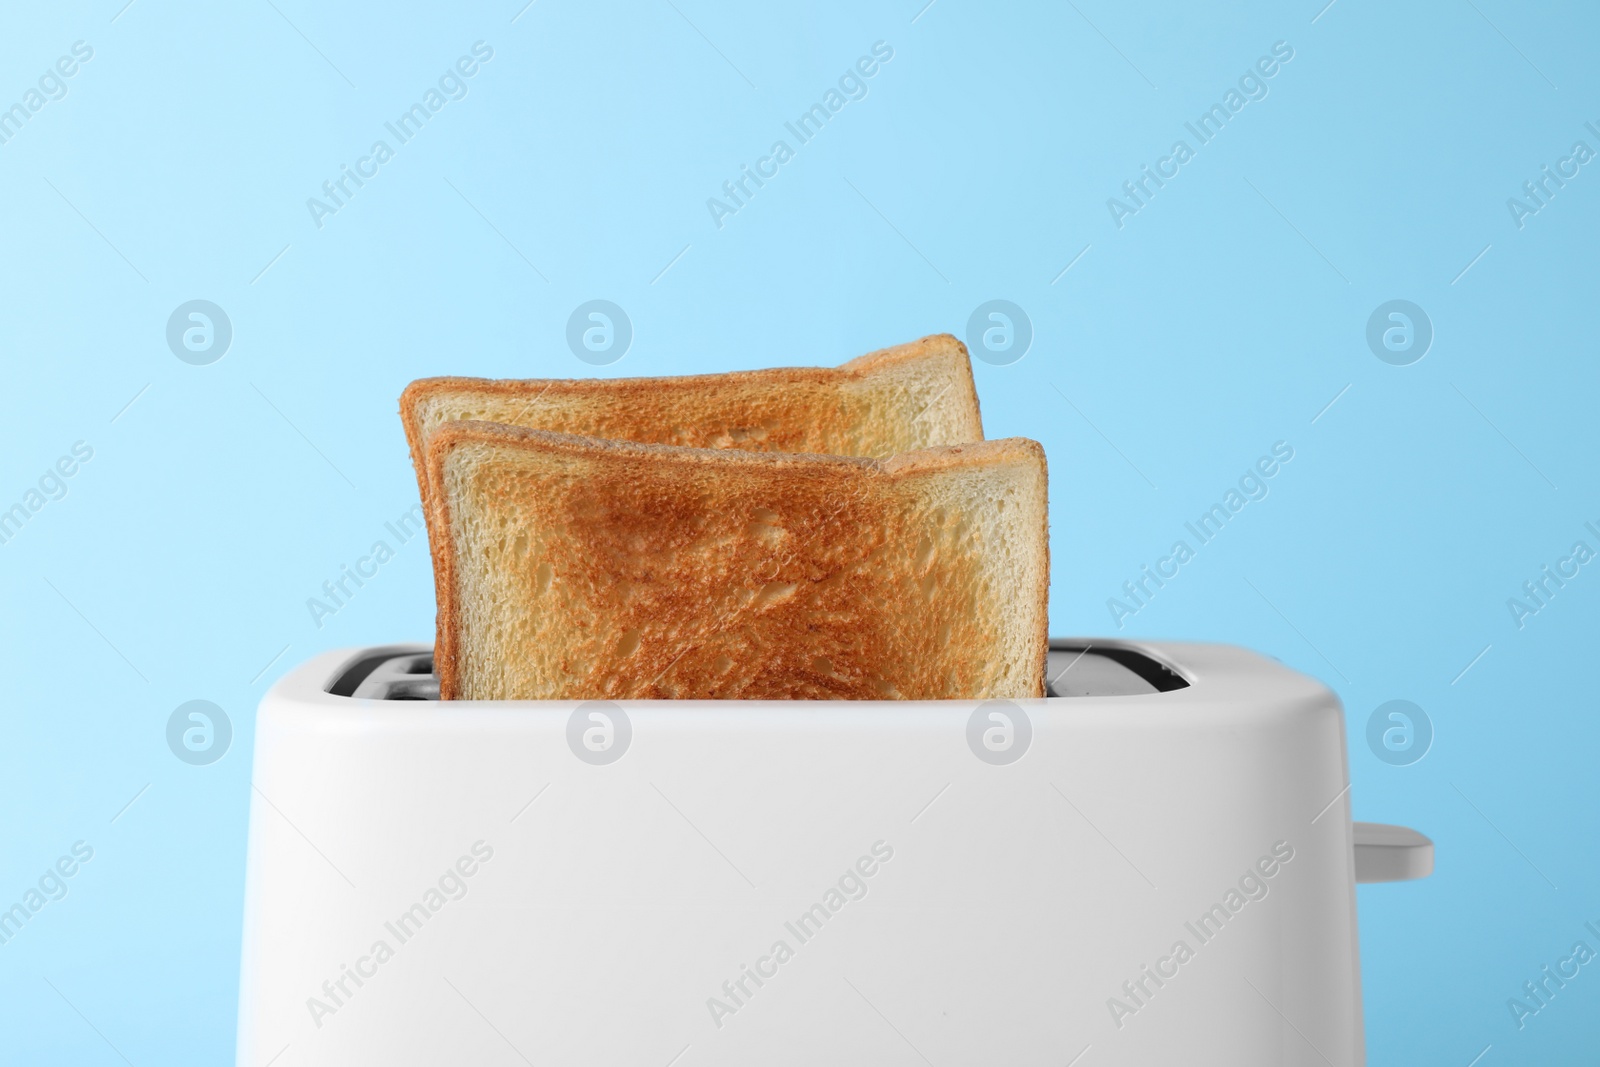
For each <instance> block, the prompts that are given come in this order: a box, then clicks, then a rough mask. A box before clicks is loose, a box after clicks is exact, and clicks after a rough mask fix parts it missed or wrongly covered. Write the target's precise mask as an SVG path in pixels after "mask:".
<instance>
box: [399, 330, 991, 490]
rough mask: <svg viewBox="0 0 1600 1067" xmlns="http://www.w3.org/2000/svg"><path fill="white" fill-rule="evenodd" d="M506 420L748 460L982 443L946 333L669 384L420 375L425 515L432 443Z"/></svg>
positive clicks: (413, 398) (410, 426) (417, 435)
mask: <svg viewBox="0 0 1600 1067" xmlns="http://www.w3.org/2000/svg"><path fill="white" fill-rule="evenodd" d="M466 420H475V421H480V422H502V423H505V424H506V425H508V426H527V427H530V428H532V429H536V430H552V431H555V432H557V433H579V434H589V435H592V436H595V437H608V438H612V439H614V440H618V441H647V442H650V443H653V444H662V445H685V446H688V447H691V448H739V449H745V450H747V451H751V452H821V453H826V454H828V455H838V456H893V455H898V454H899V453H901V452H910V451H912V450H914V449H918V448H928V447H931V446H933V445H959V444H968V443H970V442H972V441H981V440H983V423H982V420H981V419H980V418H979V415H978V393H977V389H976V387H975V386H974V385H973V381H972V362H971V360H970V359H969V358H968V356H967V348H966V346H965V345H963V344H962V343H961V342H960V341H958V340H956V339H955V338H954V337H951V336H950V335H949V334H939V335H937V336H933V337H924V338H922V339H921V340H920V341H912V342H911V343H910V344H904V345H896V346H894V347H893V348H885V349H881V350H879V351H877V352H872V353H869V354H867V355H865V356H860V357H857V358H856V359H853V360H851V361H850V362H848V363H846V364H844V365H843V366H840V367H800V368H795V367H783V368H777V369H773V370H754V371H736V372H734V373H731V374H695V375H685V376H681V377H674V378H581V379H570V380H568V379H554V378H552V379H537V378H536V379H528V380H494V379H489V378H423V379H420V380H418V381H414V382H412V383H411V384H410V385H408V386H406V389H405V392H404V393H402V394H401V395H400V421H401V422H402V423H404V425H405V430H406V440H407V442H409V444H410V445H411V459H412V462H413V463H414V464H415V465H416V469H417V484H418V487H419V489H420V490H421V493H422V503H423V509H424V510H425V511H426V510H431V507H430V506H429V505H430V502H431V501H430V498H431V496H432V487H431V486H430V485H429V481H428V464H427V455H428V441H429V439H430V438H431V437H432V436H433V434H434V432H435V431H436V430H437V429H438V428H439V427H440V426H442V425H444V424H445V423H447V422H460V421H466Z"/></svg>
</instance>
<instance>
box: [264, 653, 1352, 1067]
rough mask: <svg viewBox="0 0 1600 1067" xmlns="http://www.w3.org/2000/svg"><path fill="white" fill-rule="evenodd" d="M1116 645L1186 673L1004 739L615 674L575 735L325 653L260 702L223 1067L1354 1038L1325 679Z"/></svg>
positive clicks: (954, 712) (1345, 1050) (1123, 1052)
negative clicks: (240, 942)
mask: <svg viewBox="0 0 1600 1067" xmlns="http://www.w3.org/2000/svg"><path fill="white" fill-rule="evenodd" d="M1097 643H1106V642H1097ZM1133 647H1139V648H1141V650H1144V651H1147V652H1149V653H1150V654H1152V655H1155V656H1157V657H1158V658H1160V659H1163V660H1164V661H1165V662H1167V663H1168V664H1170V665H1172V666H1173V667H1174V668H1176V669H1177V670H1178V671H1179V672H1180V673H1181V674H1183V675H1184V676H1185V677H1186V678H1187V679H1188V680H1189V681H1190V682H1191V685H1190V686H1189V687H1188V688H1185V689H1181V690H1176V691H1173V692H1167V693H1151V694H1147V695H1133V696H1117V697H1104V698H1100V697H1075V698H1054V699H1048V700H1037V701H1022V702H1020V706H1021V708H1022V709H1023V712H1024V715H1025V718H1026V721H1027V723H1028V724H1030V725H1031V734H1032V736H1031V740H1029V741H1028V743H1027V747H1026V751H1025V753H1024V754H1023V755H1022V756H1021V758H1020V759H1017V760H1016V761H1015V762H1011V763H1008V764H998V763H995V762H986V761H985V760H984V759H981V758H979V756H978V755H977V754H976V752H977V751H980V750H985V749H984V745H983V743H982V741H981V740H980V741H978V742H977V748H976V749H975V748H974V747H973V746H972V745H971V744H969V735H970V732H969V723H970V721H971V720H972V718H973V715H974V712H975V711H977V712H978V720H979V725H980V727H988V726H990V725H992V724H993V723H995V722H998V721H999V720H992V719H989V718H988V711H985V710H980V709H979V707H978V705H977V703H976V702H972V701H951V702H930V703H918V704H906V703H844V702H840V703H826V704H824V703H805V704H799V703H793V702H790V703H739V702H624V703H623V704H622V705H621V707H622V708H623V709H624V710H625V712H626V715H627V718H628V720H629V723H630V724H631V731H632V736H631V741H630V742H629V743H628V747H627V749H626V751H625V753H624V754H623V755H622V756H621V758H619V759H617V760H616V761H615V762H612V763H609V764H596V763H592V762H586V761H585V760H584V759H580V758H579V756H578V755H577V754H575V749H574V748H573V747H571V746H570V745H569V740H568V738H569V719H570V718H571V717H572V715H573V712H574V710H575V708H576V707H577V705H575V704H572V703H548V704H541V703H504V704H497V703H496V704H491V703H483V704H473V703H464V702H454V703H445V704H439V703H425V702H406V701H399V702H380V701H371V700H357V699H352V698H342V697H334V696H330V695H329V694H327V693H326V692H324V687H325V686H326V684H327V683H328V681H329V678H330V676H331V675H332V674H333V673H334V671H335V670H336V669H337V668H338V667H339V666H340V665H341V664H342V663H344V662H346V661H347V660H348V659H349V658H350V657H351V656H352V655H354V652H353V651H352V652H344V653H330V654H328V655H325V656H320V657H318V658H316V659H314V660H312V661H310V662H309V663H307V664H305V665H303V666H302V667H300V668H297V669H296V670H295V671H293V672H292V673H291V674H289V675H288V676H287V677H285V678H284V679H283V680H282V681H280V682H279V683H278V684H277V685H276V686H274V687H273V689H272V690H271V692H269V693H268V694H267V696H266V698H265V699H264V700H263V701H262V705H261V709H260V714H259V716H258V719H257V726H256V750H255V774H254V781H255V785H256V788H257V789H258V790H259V793H258V795H255V796H254V797H253V803H252V808H251V816H250V846H249V861H248V874H247V879H246V916H245V932H244V963H243V972H242V976H241V989H240V1019H239V1022H240V1025H239V1060H238V1062H239V1063H240V1064H249V1065H262V1064H265V1063H267V1062H268V1061H269V1060H272V1062H273V1064H274V1067H298V1065H309V1064H341V1065H343V1064H354V1063H374V1064H378V1063H381V1064H384V1065H386V1067H390V1065H392V1067H401V1065H409V1064H419V1065H420V1064H455V1063H472V1064H484V1065H497V1064H507V1065H514V1064H521V1063H524V1062H529V1063H538V1064H544V1063H579V1064H584V1065H586V1067H609V1065H613V1064H615V1065H622V1064H644V1065H647V1067H648V1065H651V1064H656V1065H659V1067H666V1065H667V1064H669V1063H670V1064H673V1065H674V1067H701V1065H716V1064H730V1065H731V1064H741V1065H742V1064H749V1063H762V1064H767V1065H786V1064H795V1065H800V1064H807V1065H810V1064H820V1063H827V1064H830V1065H845V1064H872V1065H886V1064H920V1063H924V1062H926V1063H933V1064H938V1065H940V1067H944V1065H946V1064H950V1065H954V1064H1007V1065H1014V1067H1021V1065H1032V1064H1038V1065H1046V1064H1049V1065H1053V1067H1060V1065H1062V1064H1065V1063H1068V1062H1071V1061H1073V1059H1074V1057H1077V1056H1079V1055H1080V1053H1081V1054H1083V1055H1082V1059H1080V1060H1078V1061H1077V1063H1078V1067H1102V1065H1116V1064H1126V1065H1135V1064H1138V1065H1145V1064H1155V1063H1184V1064H1186V1065H1188V1064H1192V1065H1204V1064H1219V1065H1220V1064H1227V1065H1229V1067H1254V1065H1261V1067H1290V1065H1298V1064H1315V1065H1326V1064H1333V1065H1335V1067H1348V1065H1356V1064H1361V1063H1363V1062H1364V1052H1363V1047H1362V1022H1361V1010H1360V989H1359V970H1358V966H1357V951H1356V947H1357V938H1356V925H1355V890H1354V884H1355V871H1354V851H1353V840H1352V831H1351V823H1350V815H1349V806H1348V805H1349V802H1348V795H1347V792H1346V789H1345V786H1346V781H1347V778H1346V769H1345V753H1344V736H1345V734H1344V726H1343V718H1342V713H1341V711H1340V707H1339V704H1338V701H1337V699H1336V698H1335V697H1334V696H1333V695H1332V694H1331V693H1330V692H1328V691H1327V690H1326V689H1325V688H1324V687H1322V686H1321V685H1320V684H1318V683H1316V682H1314V681H1312V680H1311V679H1308V678H1306V677H1304V676H1302V675H1299V674H1296V673H1294V672H1292V671H1290V670H1288V669H1287V668H1285V667H1283V666H1282V665H1280V664H1278V663H1276V662H1274V661H1271V660H1268V659H1265V658H1262V657H1259V656H1256V655H1254V654H1252V653H1249V652H1245V651H1243V650H1240V649H1235V648H1228V647H1222V646H1205V645H1143V646H1133ZM990 710H992V709H990ZM1000 710H1001V712H1002V713H1003V714H1004V716H1005V718H1006V719H1008V720H1009V721H1010V722H1011V725H1012V727H1013V728H1016V727H1017V725H1018V720H1019V719H1020V718H1021V717H1019V716H1017V715H1015V713H1014V711H1007V710H1006V709H1005V708H1004V707H1001V708H1000ZM591 721H592V720H588V719H586V718H584V717H582V716H580V725H582V724H583V723H588V722H591ZM982 733H983V731H982V729H979V730H978V731H977V733H976V735H974V736H979V737H981V736H982ZM579 735H580V737H581V730H580V731H579ZM1015 736H1016V735H1015V733H1014V734H1013V743H1014V744H1015ZM580 745H581V741H580ZM989 751H990V752H991V756H992V755H993V752H992V750H989ZM1334 798H1339V799H1337V800H1336V799H1334ZM1330 802H1331V803H1330ZM475 849H476V853H475V852H474V850H475ZM486 850H492V857H490V858H488V859H484V858H483V853H484V852H485V851H486ZM875 850H876V851H875ZM886 850H892V856H891V857H889V858H887V859H885V858H884V857H883V853H884V852H885V851H886ZM1274 850H1276V852H1277V856H1278V857H1280V858H1277V859H1275V858H1274ZM1289 850H1292V858H1291V859H1289V860H1288V861H1287V862H1283V861H1282V859H1281V857H1282V855H1283V854H1284V853H1285V852H1286V851H1289ZM468 867H470V868H471V870H472V873H471V875H470V876H466V875H464V874H459V873H458V874H455V875H452V874H451V873H450V872H460V871H464V870H465V869H467V868H468ZM868 868H870V869H871V875H870V877H868V876H867V875H865V874H864V873H861V872H864V871H865V870H866V869H868ZM1269 869H1270V871H1271V874H1270V876H1265V875H1263V874H1262V873H1261V872H1262V871H1265V870H1269ZM850 872H857V874H856V876H855V877H853V878H852V877H850ZM441 879H443V882H441ZM842 879H843V881H841V880H842ZM858 883H859V885H860V886H864V887H865V893H864V895H862V896H860V898H859V899H849V898H850V897H852V896H855V895H856V894H857V892H858V890H857V884H858ZM441 885H443V889H441ZM430 889H431V890H438V892H437V893H436V894H433V895H430V894H429V890H430ZM458 889H459V890H460V891H461V892H462V894H463V895H461V896H460V897H459V899H455V898H454V894H456V893H457V891H458ZM830 889H835V890H838V897H837V899H838V901H839V902H840V906H839V907H838V908H837V909H836V910H832V911H830V910H828V906H829V904H830V903H831V902H832V901H833V899H834V898H831V897H829V895H828V890H830ZM1230 891H1232V892H1233V895H1232V896H1230V895H1229V894H1230ZM1251 897H1259V899H1250V898H1251ZM1233 901H1237V902H1238V907H1237V908H1233V909H1232V910H1230V907H1231V903H1232V902H1233ZM435 903H436V904H437V905H438V906H437V907H431V906H430V905H432V904H435ZM419 905H420V906H421V908H422V909H423V911H422V914H423V916H424V917H423V918H421V919H415V918H414V919H413V924H414V926H415V928H414V929H413V928H412V927H410V926H408V927H406V928H405V930H404V931H402V930H401V929H400V928H398V927H396V926H395V923H396V921H397V919H398V917H400V916H402V915H405V914H407V913H408V912H409V913H410V914H412V915H413V916H416V915H417V914H418V913H417V911H416V910H415V907H414V906H419ZM812 905H821V906H822V908H823V910H824V912H825V913H826V915H827V918H826V920H825V921H824V922H821V923H820V929H817V930H814V931H812V932H811V936H809V937H806V938H804V939H803V940H802V938H801V937H800V936H798V935H797V933H796V932H795V931H794V930H792V929H791V927H792V925H793V924H794V923H795V922H796V921H797V919H798V918H799V917H800V916H802V915H803V914H805V913H806V912H807V911H808V909H810V908H811V906H812ZM1214 907H1220V908H1221V909H1222V911H1223V913H1224V914H1225V915H1226V919H1225V920H1222V919H1217V918H1213V919H1212V920H1211V922H1212V924H1213V925H1216V926H1218V927H1219V929H1218V930H1216V931H1214V932H1211V936H1209V937H1206V938H1204V939H1203V940H1202V937H1201V936H1200V931H1199V930H1198V929H1197V927H1196V926H1195V924H1196V923H1197V922H1198V921H1199V920H1200V919H1201V917H1202V916H1205V915H1207V914H1214V913H1213V912H1212V909H1213V908H1214ZM813 921H814V922H815V921H816V920H813ZM786 924H788V925H786ZM808 929H809V928H808ZM1208 929H1209V928H1208ZM407 931H409V936H408V937H406V938H405V939H404V940H401V938H400V937H399V936H398V935H399V934H400V933H402V932H407ZM801 932H802V933H803V932H804V931H801ZM779 942H783V943H784V944H785V945H786V946H787V948H788V951H789V953H791V954H792V955H789V956H786V957H785V959H784V961H783V962H781V963H779V962H776V959H775V957H774V955H773V951H774V948H775V946H776V945H777V943H779ZM1179 942H1182V943H1184V944H1185V945H1186V946H1187V953H1186V954H1182V955H1184V959H1183V960H1182V961H1181V962H1179V961H1178V960H1177V958H1176V956H1175V955H1174V951H1175V949H1176V947H1177V945H1178V943H1179ZM380 945H383V946H386V948H387V953H385V952H383V951H380V950H379V946H380ZM780 954H781V953H780ZM380 955H381V956H383V960H382V962H378V961H377V956H380ZM763 961H765V962H763ZM1163 961H1165V962H1163ZM746 967H750V968H760V969H761V970H763V971H767V972H770V973H767V975H766V977H764V978H762V984H760V985H757V984H755V980H754V979H753V978H749V977H747V976H746V974H745V971H744V968H746ZM346 968H349V969H350V971H354V972H359V973H358V974H357V977H360V984H357V983H356V981H355V978H353V977H350V976H349V973H348V972H347V970H346ZM1146 968H1149V969H1150V970H1147V969H1146ZM1152 970H1154V971H1159V972H1167V976H1166V977H1164V978H1159V975H1158V978H1159V984H1157V978H1152V977H1150V975H1151V973H1152ZM341 980H342V987H343V992H341V991H340V990H341ZM740 981H742V982H743V984H744V988H745V993H744V994H740V993H739V992H738V989H739V986H738V983H739V982H740ZM725 982H726V983H728V985H727V986H725V985H724V983H725ZM325 983H326V984H325ZM1124 983H1127V984H1126V985H1125V984H1124ZM1140 986H1142V987H1143V992H1142V993H1141V992H1140ZM730 988H731V989H732V990H733V992H732V993H730V992H729V989H730ZM330 989H331V990H332V994H330V993H329V992H328V991H329V990H330ZM1130 990H1131V992H1130ZM336 1001H337V1002H336ZM718 1003H720V1004H721V1005H723V1006H724V1007H726V1008H731V1009H733V1010H732V1011H731V1012H728V1011H723V1010H720V1009H719V1008H718V1007H717V1004H718ZM1119 1004H1120V1005H1121V1008H1120V1009H1119V1008H1118V1005H1119ZM1086 1049H1087V1050H1088V1051H1087V1052H1085V1050H1086ZM275 1056H277V1057H279V1058H277V1059H275V1060H274V1059H273V1057H275Z"/></svg>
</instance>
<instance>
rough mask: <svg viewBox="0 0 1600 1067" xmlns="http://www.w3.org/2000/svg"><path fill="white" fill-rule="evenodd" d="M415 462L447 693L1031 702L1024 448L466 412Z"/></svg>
mask: <svg viewBox="0 0 1600 1067" xmlns="http://www.w3.org/2000/svg"><path fill="white" fill-rule="evenodd" d="M428 464H429V471H430V477H431V479H432V481H433V484H435V485H437V486H439V487H440V506H441V514H440V519H441V521H440V523H439V532H440V535H441V538H440V540H441V549H442V551H441V552H440V553H439V563H440V571H439V589H440V598H439V623H440V626H439V630H440V639H439V644H438V647H437V649H436V655H435V669H436V671H437V672H438V674H439V678H440V684H441V690H442V695H443V697H444V698H445V699H561V700H570V699H596V698H612V699H620V698H720V697H727V698H741V699H828V698H835V699H975V698H986V697H1012V698H1019V697H1032V696H1042V695H1043V692H1044V689H1043V686H1044V662H1045V652H1046V641H1047V638H1046V630H1047V614H1046V611H1047V596H1048V589H1049V557H1048V551H1049V550H1048V540H1047V522H1048V512H1047V507H1046V501H1045V496H1046V488H1045V487H1046V476H1045V460H1044V452H1043V449H1042V448H1041V447H1040V446H1039V445H1038V444H1037V443H1036V442H1033V441H1028V440H1025V439H1020V438H1013V439H1009V440H1002V441H989V442H979V443H975V444H969V445H959V446H947V447H940V448H933V449H926V450H922V451H919V452H913V453H909V454H906V455H901V456H896V457H894V458H892V459H889V460H882V461H880V460H870V459H862V458H848V457H839V456H821V455H807V454H773V453H750V452H738V451H719V450H713V449H697V448H683V447H677V446H667V445H652V444H642V443H633V442H622V441H611V440H602V439H598V438H593V437H583V436H577V435H568V434H557V433H549V432H546V431H541V430H532V429H526V428H517V427H509V426H504V425H497V424H488V423H474V422H459V423H450V424H447V425H445V426H444V427H442V428H441V429H440V430H439V431H438V432H437V433H436V434H435V435H434V436H433V439H432V441H431V442H430V445H429V449H428Z"/></svg>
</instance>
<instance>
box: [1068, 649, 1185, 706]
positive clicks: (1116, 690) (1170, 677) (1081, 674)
mask: <svg viewBox="0 0 1600 1067" xmlns="http://www.w3.org/2000/svg"><path fill="white" fill-rule="evenodd" d="M1188 685H1189V683H1188V682H1187V681H1185V680H1184V678H1183V677H1182V676H1181V675H1179V674H1178V673H1177V672H1176V671H1174V670H1173V669H1172V668H1171V667H1168V666H1167V665H1166V664H1165V663H1162V662H1161V661H1160V660H1157V659H1153V658H1152V657H1150V656H1147V655H1145V654H1144V653H1142V652H1136V651H1134V650H1133V649H1131V648H1120V647H1116V646H1111V645H1094V644H1088V643H1086V642H1081V641H1051V642H1050V652H1049V655H1048V657H1047V658H1046V661H1045V695H1047V696H1053V697H1115V696H1139V695H1142V694H1146V693H1166V692H1170V691H1172V690H1174V689H1184V688H1187V687H1188Z"/></svg>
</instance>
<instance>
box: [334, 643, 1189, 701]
mask: <svg viewBox="0 0 1600 1067" xmlns="http://www.w3.org/2000/svg"><path fill="white" fill-rule="evenodd" d="M1188 684H1189V683H1188V682H1187V681H1185V680H1184V679H1183V677H1182V676H1181V675H1179V674H1178V673H1177V672H1175V671H1174V670H1172V668H1170V667H1168V666H1167V665H1166V664H1164V663H1162V662H1161V661H1159V660H1157V659H1154V658H1152V657H1150V656H1147V655H1145V654H1144V653H1142V652H1136V651H1134V650H1133V649H1130V648H1122V647H1118V646H1113V645H1095V644H1089V643H1086V642H1083V641H1063V640H1057V641H1051V642H1050V652H1049V656H1048V660H1047V663H1046V668H1045V694H1046V695H1047V696H1053V697H1108V696H1137V695H1142V694H1147V693H1166V692H1170V691H1171V690H1174V689H1183V688H1185V687H1186V686H1188ZM328 692H329V693H332V694H333V695H334V696H341V697H356V698H358V699H361V700H438V699H439V679H438V678H437V677H435V676H434V674H433V653H432V652H429V651H424V652H418V651H417V650H416V647H415V646H412V647H411V648H378V649H373V650H371V651H370V652H367V653H364V654H363V655H361V656H358V657H357V658H355V659H353V660H351V661H350V662H349V663H347V664H346V665H345V666H344V667H343V668H342V669H341V670H340V671H339V672H338V673H337V674H335V675H334V678H333V681H332V682H331V683H330V684H329V685H328Z"/></svg>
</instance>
